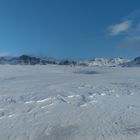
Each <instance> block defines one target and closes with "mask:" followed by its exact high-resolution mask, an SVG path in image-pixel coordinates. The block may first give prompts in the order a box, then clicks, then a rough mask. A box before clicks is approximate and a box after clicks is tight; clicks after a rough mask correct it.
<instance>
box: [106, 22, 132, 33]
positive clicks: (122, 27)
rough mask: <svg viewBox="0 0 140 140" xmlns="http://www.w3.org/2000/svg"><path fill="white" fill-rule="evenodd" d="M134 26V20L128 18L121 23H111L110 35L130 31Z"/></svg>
mask: <svg viewBox="0 0 140 140" xmlns="http://www.w3.org/2000/svg"><path fill="white" fill-rule="evenodd" d="M131 26H132V21H131V20H127V21H123V22H121V23H118V24H115V25H111V26H110V27H109V28H108V30H109V33H110V35H113V36H115V35H119V34H120V33H122V32H126V31H128V30H129V29H130V28H131Z"/></svg>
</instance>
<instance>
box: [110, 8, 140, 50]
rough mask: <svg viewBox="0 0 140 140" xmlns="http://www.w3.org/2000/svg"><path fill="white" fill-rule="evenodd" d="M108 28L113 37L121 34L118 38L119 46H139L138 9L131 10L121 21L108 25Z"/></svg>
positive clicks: (139, 25)
mask: <svg viewBox="0 0 140 140" xmlns="http://www.w3.org/2000/svg"><path fill="white" fill-rule="evenodd" d="M108 29H109V30H108V31H109V34H110V35H111V36H113V37H115V36H119V35H120V34H121V35H122V37H121V39H120V38H119V40H118V42H119V45H120V46H124V47H129V48H130V47H131V48H136V49H137V48H140V10H135V11H133V12H132V13H130V14H129V15H127V16H126V17H124V18H123V21H122V22H121V23H119V24H115V25H112V26H109V28H108ZM122 33H124V34H122Z"/></svg>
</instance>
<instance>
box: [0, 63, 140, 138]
mask: <svg viewBox="0 0 140 140" xmlns="http://www.w3.org/2000/svg"><path fill="white" fill-rule="evenodd" d="M0 140H140V68H121V67H115V68H112V67H70V66H56V65H46V66H40V65H36V66H11V65H5V66H0Z"/></svg>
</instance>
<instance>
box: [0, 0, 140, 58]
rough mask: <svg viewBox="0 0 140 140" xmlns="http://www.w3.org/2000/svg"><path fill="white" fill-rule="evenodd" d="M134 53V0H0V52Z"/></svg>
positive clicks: (137, 25)
mask: <svg viewBox="0 0 140 140" xmlns="http://www.w3.org/2000/svg"><path fill="white" fill-rule="evenodd" d="M20 54H33V55H43V56H51V57H55V58H72V59H90V58H95V57H106V58H110V57H117V56H123V57H128V58H133V57H135V56H138V55H140V1H139V0H133V1H132V0H104V1H103V0H0V55H20Z"/></svg>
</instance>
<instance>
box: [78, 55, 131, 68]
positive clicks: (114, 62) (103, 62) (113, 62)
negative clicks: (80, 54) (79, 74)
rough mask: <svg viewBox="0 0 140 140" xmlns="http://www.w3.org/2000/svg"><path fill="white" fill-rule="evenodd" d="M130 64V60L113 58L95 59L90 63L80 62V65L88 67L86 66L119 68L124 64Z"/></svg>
mask: <svg viewBox="0 0 140 140" xmlns="http://www.w3.org/2000/svg"><path fill="white" fill-rule="evenodd" d="M127 62H129V60H128V59H124V58H121V57H117V58H112V59H105V58H95V59H94V60H90V61H80V62H79V65H86V66H118V65H121V64H123V63H127Z"/></svg>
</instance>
